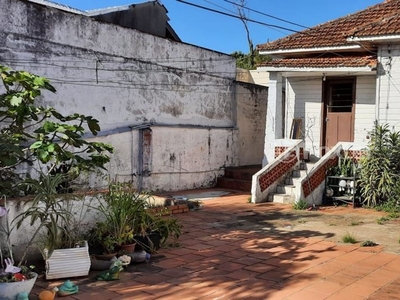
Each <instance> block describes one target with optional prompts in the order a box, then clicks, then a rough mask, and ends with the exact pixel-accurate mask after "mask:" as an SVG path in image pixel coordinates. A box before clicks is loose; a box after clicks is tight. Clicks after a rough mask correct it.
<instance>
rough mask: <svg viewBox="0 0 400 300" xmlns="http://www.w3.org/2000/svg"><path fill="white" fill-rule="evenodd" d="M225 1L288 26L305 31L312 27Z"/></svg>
mask: <svg viewBox="0 0 400 300" xmlns="http://www.w3.org/2000/svg"><path fill="white" fill-rule="evenodd" d="M224 1H225V2H228V3H230V4H233V5H235V6H239V7H242V8H244V9H247V10H249V11H252V12H255V13H257V14H260V15H263V16H266V17H269V18H272V19H275V20H278V21H282V22H285V23H288V24H291V25H295V26H299V27H302V28H305V29H310V27H307V26H304V25H300V24H298V23H294V22H291V21H288V20H285V19H282V18H278V17H275V16H273V15H269V14H266V13H263V12H261V11H258V10H255V9H252V8H249V7H246V6H244V5H240V4H239V3H236V2H233V1H229V0H224Z"/></svg>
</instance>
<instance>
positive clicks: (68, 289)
mask: <svg viewBox="0 0 400 300" xmlns="http://www.w3.org/2000/svg"><path fill="white" fill-rule="evenodd" d="M78 291H79V288H78V286H77V285H76V284H74V283H73V282H72V281H71V280H67V281H65V282H64V283H63V284H62V285H60V286H59V287H58V293H57V295H58V296H60V297H65V296H69V295H73V294H76V293H78Z"/></svg>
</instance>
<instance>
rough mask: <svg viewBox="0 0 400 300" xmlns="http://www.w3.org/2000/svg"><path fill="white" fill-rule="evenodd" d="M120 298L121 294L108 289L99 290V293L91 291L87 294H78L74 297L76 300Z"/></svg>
mask: <svg viewBox="0 0 400 300" xmlns="http://www.w3.org/2000/svg"><path fill="white" fill-rule="evenodd" d="M118 296H120V294H118V293H115V292H112V291H108V290H106V289H98V290H97V291H91V292H86V293H78V294H76V295H74V298H76V299H78V300H87V299H96V300H111V299H114V298H116V297H118Z"/></svg>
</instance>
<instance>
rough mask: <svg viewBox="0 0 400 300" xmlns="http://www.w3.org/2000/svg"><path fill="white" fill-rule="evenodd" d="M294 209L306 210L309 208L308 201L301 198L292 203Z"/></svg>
mask: <svg viewBox="0 0 400 300" xmlns="http://www.w3.org/2000/svg"><path fill="white" fill-rule="evenodd" d="M292 207H293V209H294V210H305V209H307V208H308V203H307V202H306V201H305V200H299V201H296V202H294V203H293V204H292Z"/></svg>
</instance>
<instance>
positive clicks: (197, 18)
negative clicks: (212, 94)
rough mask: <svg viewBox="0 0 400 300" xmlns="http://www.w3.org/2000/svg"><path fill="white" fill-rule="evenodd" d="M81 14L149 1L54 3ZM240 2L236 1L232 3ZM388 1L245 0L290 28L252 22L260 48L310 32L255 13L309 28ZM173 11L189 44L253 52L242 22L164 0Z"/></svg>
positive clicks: (222, 1) (220, 5)
mask: <svg viewBox="0 0 400 300" xmlns="http://www.w3.org/2000/svg"><path fill="white" fill-rule="evenodd" d="M53 1H55V2H58V3H62V4H65V5H68V6H71V7H74V8H78V9H81V10H91V9H97V8H105V7H112V6H119V5H127V4H136V3H143V2H147V1H148V0H53ZM183 1H185V2H190V3H194V4H196V5H199V6H203V7H208V8H210V9H213V10H218V11H222V12H224V13H227V14H233V15H237V8H236V7H235V6H234V5H233V4H231V3H229V2H227V0H183ZM230 1H231V2H232V1H235V0H230ZM383 1H384V0H275V1H272V0H245V3H246V7H247V8H250V9H251V10H252V11H249V10H247V11H246V10H245V12H246V16H247V18H249V19H252V20H256V21H258V22H262V23H267V24H271V25H275V26H280V27H284V28H285V29H280V28H274V27H269V26H266V25H260V24H256V23H252V22H248V26H249V31H250V35H251V39H252V41H253V44H254V45H257V44H263V43H266V42H268V41H273V40H276V39H279V38H281V37H284V36H287V35H289V34H292V33H293V32H291V31H289V30H286V29H291V30H294V31H301V30H303V29H304V28H303V27H299V26H296V25H293V24H290V23H286V22H283V21H279V20H276V19H274V18H271V17H267V16H265V15H262V14H259V13H256V12H254V11H258V12H261V13H263V14H268V15H271V16H274V17H276V18H280V19H284V20H286V21H289V22H292V23H296V24H299V25H302V26H305V27H313V26H315V25H318V24H321V23H324V22H327V21H330V20H334V19H336V18H339V17H342V16H345V15H348V14H351V13H354V12H357V11H359V10H363V9H365V8H367V7H368V6H372V5H375V4H378V3H381V2H383ZM161 3H162V4H163V5H164V6H165V7H166V8H167V10H168V17H169V18H170V25H171V26H172V28H174V30H175V32H176V33H177V34H178V36H179V37H180V38H181V40H182V41H183V42H185V43H188V44H193V45H196V46H200V47H204V48H207V49H211V50H214V51H219V52H223V53H228V54H230V53H232V52H234V51H241V52H243V53H248V52H249V46H248V42H247V36H246V31H245V29H244V25H243V23H242V22H241V20H239V19H236V18H233V17H229V16H225V15H222V14H218V13H215V12H211V11H208V10H205V9H202V8H198V7H194V6H192V5H189V4H185V3H182V2H179V1H178V0H161Z"/></svg>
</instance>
